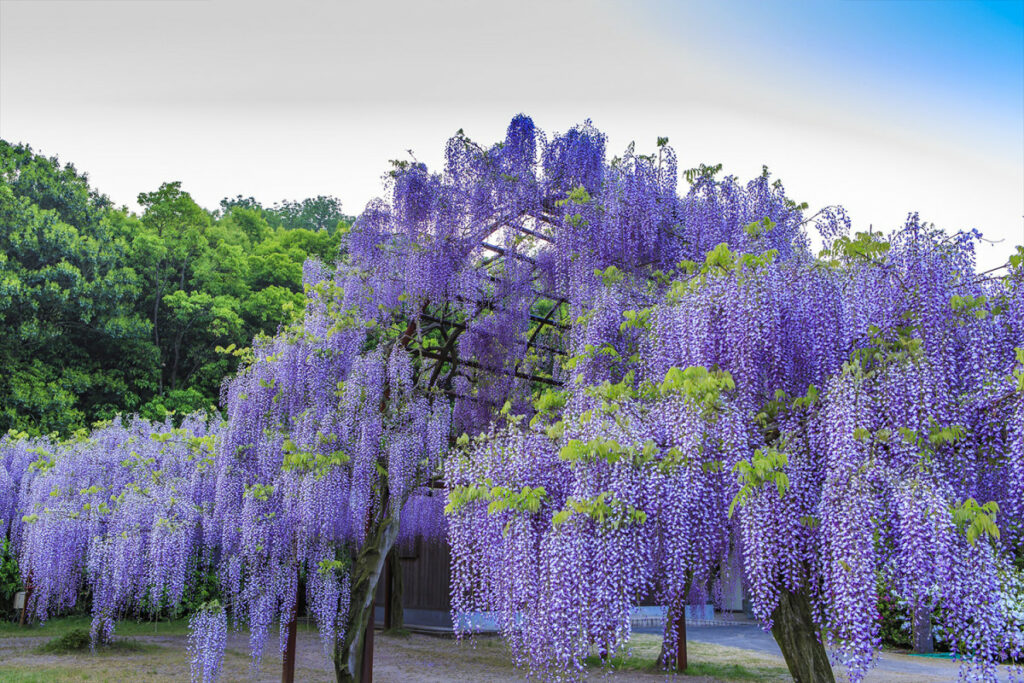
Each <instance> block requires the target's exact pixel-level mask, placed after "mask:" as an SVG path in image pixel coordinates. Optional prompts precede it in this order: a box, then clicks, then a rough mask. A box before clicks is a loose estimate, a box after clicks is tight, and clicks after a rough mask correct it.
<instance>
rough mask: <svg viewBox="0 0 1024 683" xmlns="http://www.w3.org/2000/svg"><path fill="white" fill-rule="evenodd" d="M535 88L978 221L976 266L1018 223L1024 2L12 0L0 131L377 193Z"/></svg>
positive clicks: (101, 181)
mask: <svg viewBox="0 0 1024 683" xmlns="http://www.w3.org/2000/svg"><path fill="white" fill-rule="evenodd" d="M519 112H523V113H526V114H528V115H530V116H531V117H532V118H533V120H534V122H535V123H536V124H537V125H538V126H539V127H540V128H542V129H543V130H544V131H546V132H547V134H548V135H551V134H553V133H557V132H562V131H565V130H566V129H568V128H570V127H572V126H573V125H576V124H578V123H581V122H583V121H584V120H585V119H591V120H592V121H593V123H594V125H596V126H597V127H598V128H600V129H601V130H603V131H604V132H606V133H607V134H608V138H609V145H608V148H609V154H617V153H620V152H621V151H622V150H623V149H625V147H626V146H627V145H628V144H629V143H630V142H631V141H635V142H636V144H637V148H638V150H640V151H643V150H649V151H650V150H654V149H655V145H656V140H657V138H658V137H659V136H667V137H668V138H669V139H670V142H671V144H672V146H673V147H674V148H675V149H676V152H677V154H678V155H679V163H680V167H681V168H689V167H694V166H697V165H699V164H700V163H708V164H714V163H722V164H723V165H724V168H725V172H726V173H730V174H733V175H736V176H738V177H739V178H741V179H747V178H751V177H753V176H755V175H757V174H759V173H760V171H761V167H762V165H767V166H768V167H769V169H770V170H771V171H772V173H773V175H774V176H775V177H777V178H780V179H782V181H783V183H784V184H785V186H786V189H787V193H788V194H789V195H790V196H791V197H792V198H794V199H795V200H797V201H806V202H807V203H808V204H810V206H811V210H812V211H814V210H816V209H818V208H821V207H823V206H827V205H832V204H842V205H843V206H845V207H846V208H847V209H848V211H849V212H850V215H851V217H852V219H853V222H854V228H855V229H858V230H867V229H868V228H869V227H871V228H872V229H874V230H876V231H877V230H881V231H888V230H892V229H894V228H898V227H899V226H901V225H902V224H903V223H904V222H905V220H906V217H907V214H908V212H910V211H917V212H919V213H920V215H921V217H922V218H923V219H924V220H926V221H929V222H934V223H935V224H936V225H938V226H940V227H944V228H946V229H948V230H960V229H971V228H976V229H978V230H980V231H981V232H982V233H983V234H984V235H985V236H986V238H988V239H990V240H992V241H993V242H992V243H985V244H983V245H982V246H981V247H980V248H979V268H982V269H985V268H990V267H994V266H997V265H999V264H1001V263H1003V262H1005V261H1006V259H1007V257H1008V256H1009V255H1010V253H1012V251H1013V247H1014V246H1015V245H1017V244H1024V0H992V1H989V2H981V1H971V0H814V1H805V0H749V1H748V0H719V1H714V0H706V1H705V0H700V1H698V0H689V1H687V0H631V1H626V2H612V1H607V0H586V1H584V0H576V1H573V0H545V1H537V0H516V1H515V2H508V1H500V2H486V1H481V0H412V1H410V0H403V1H401V2H397V1H386V0H376V1H374V2H350V1H348V0H320V1H311V0H291V1H289V2H285V1H283V0H281V1H279V2H267V1H266V0H0V137H2V138H4V139H6V140H9V141H12V142H27V143H29V144H31V145H32V146H33V147H34V148H35V149H37V150H38V151H42V152H44V153H46V154H48V155H53V154H56V155H58V156H59V157H60V158H61V159H62V160H63V161H70V162H73V163H74V164H75V166H76V167H77V168H78V169H79V170H82V171H87V172H88V173H89V176H90V178H91V180H92V183H93V185H94V186H95V187H97V188H98V189H99V190H100V191H102V192H104V193H106V194H107V195H109V196H110V197H111V198H112V199H113V200H114V201H115V202H116V203H117V204H124V205H127V206H129V207H130V208H136V204H135V198H136V196H137V195H138V193H139V192H145V191H152V190H154V189H156V188H157V187H158V186H159V185H160V184H161V183H162V182H166V181H170V180H180V181H182V183H183V187H184V189H186V190H187V191H189V192H190V193H191V194H192V196H193V197H194V198H195V199H196V200H197V201H198V202H199V203H200V204H202V205H203V206H206V207H207V208H216V206H217V204H218V202H219V200H220V199H221V198H222V197H226V196H235V195H237V194H242V195H246V196H250V195H251V196H254V197H256V198H257V199H259V200H261V201H262V202H264V203H265V204H272V203H274V202H275V201H279V200H282V199H299V198H303V197H310V196H316V195H319V194H330V195H334V196H336V197H338V198H340V199H341V201H342V203H343V208H344V210H345V212H346V213H349V214H353V215H358V214H359V213H360V212H361V211H362V209H363V207H364V205H365V204H366V202H367V201H368V200H369V199H371V198H373V197H374V196H378V195H380V194H382V191H383V184H382V175H383V174H384V173H385V172H386V171H387V170H388V169H389V168H390V165H389V160H391V159H408V158H409V150H411V151H412V154H413V155H414V156H415V158H416V159H417V160H419V161H422V162H425V163H427V164H428V166H430V167H433V168H440V165H441V160H442V157H443V150H444V144H445V141H446V140H447V139H448V138H449V137H450V136H451V135H452V134H453V133H454V132H455V131H456V130H458V129H460V128H462V129H464V130H465V132H466V134H467V135H469V136H470V137H472V138H473V139H475V140H478V141H480V142H482V143H492V142H496V141H498V140H500V139H502V138H503V137H504V130H505V128H506V127H507V125H508V122H509V121H510V119H511V118H512V116H514V115H515V114H517V113H519Z"/></svg>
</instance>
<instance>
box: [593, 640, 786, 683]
mask: <svg viewBox="0 0 1024 683" xmlns="http://www.w3.org/2000/svg"><path fill="white" fill-rule="evenodd" d="M660 654H661V637H660V636H651V635H646V634H636V635H634V636H633V638H632V639H631V640H630V641H629V643H628V644H627V650H626V652H625V653H624V654H622V655H617V656H615V657H612V659H611V668H612V669H614V670H616V671H633V672H636V673H649V674H653V675H660V676H665V675H666V674H669V673H672V674H674V675H677V676H683V677H687V676H693V677H707V678H713V679H715V680H718V681H788V680H790V676H789V671H788V670H787V669H786V667H785V665H784V662H783V661H782V660H781V659H779V658H777V657H772V656H770V655H761V654H758V653H756V652H751V651H749V650H741V649H739V648H734V647H726V646H723V645H712V644H710V643H697V642H693V641H690V642H688V643H687V660H688V664H689V666H687V667H686V671H683V672H680V673H676V672H666V671H665V670H664V669H662V668H661V667H660V666H659V665H658V655H660ZM586 664H587V667H588V668H590V669H592V670H596V669H599V668H602V666H603V662H602V660H601V658H600V657H598V656H597V655H592V656H590V657H587V659H586Z"/></svg>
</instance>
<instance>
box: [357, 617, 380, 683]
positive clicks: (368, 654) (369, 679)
mask: <svg viewBox="0 0 1024 683" xmlns="http://www.w3.org/2000/svg"><path fill="white" fill-rule="evenodd" d="M376 611H377V605H376V601H374V603H373V604H372V605H371V607H370V620H369V621H368V622H366V636H365V637H364V638H363V661H362V673H360V675H359V683H373V619H374V616H375V615H374V612H376Z"/></svg>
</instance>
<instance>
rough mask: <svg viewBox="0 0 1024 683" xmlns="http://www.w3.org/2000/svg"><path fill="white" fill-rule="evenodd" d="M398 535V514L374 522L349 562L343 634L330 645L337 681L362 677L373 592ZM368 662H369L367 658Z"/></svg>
mask: <svg viewBox="0 0 1024 683" xmlns="http://www.w3.org/2000/svg"><path fill="white" fill-rule="evenodd" d="M397 538H398V515H395V516H394V517H390V518H388V519H386V520H385V521H384V522H383V523H381V524H378V525H374V526H373V527H372V528H371V529H370V533H369V534H368V535H367V537H366V541H365V542H364V543H363V547H362V548H361V549H360V550H359V554H358V555H357V556H356V558H355V560H354V561H353V563H352V584H351V585H352V598H351V600H350V602H349V615H348V625H347V630H346V631H345V638H344V639H343V640H339V641H337V642H336V643H335V645H334V675H335V679H336V680H337V681H338V683H360V682H361V681H365V678H364V677H363V667H362V665H363V644H364V639H365V638H366V635H367V634H366V631H367V627H370V628H372V624H373V619H372V615H373V609H374V604H373V603H374V596H375V594H376V592H377V582H378V581H379V580H380V575H381V572H382V571H383V569H384V563H385V562H386V560H387V555H388V551H390V550H391V548H392V547H393V546H394V545H395V540H396V539H397ZM368 663H369V664H370V665H371V666H372V662H368Z"/></svg>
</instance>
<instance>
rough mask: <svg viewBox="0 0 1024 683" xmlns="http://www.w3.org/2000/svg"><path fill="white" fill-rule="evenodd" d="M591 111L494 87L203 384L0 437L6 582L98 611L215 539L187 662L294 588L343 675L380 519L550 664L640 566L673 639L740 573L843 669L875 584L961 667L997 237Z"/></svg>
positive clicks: (969, 620)
mask: <svg viewBox="0 0 1024 683" xmlns="http://www.w3.org/2000/svg"><path fill="white" fill-rule="evenodd" d="M606 147H607V139H606V137H605V136H604V134H602V133H601V132H600V131H598V130H597V129H596V128H595V127H594V126H593V125H592V124H591V123H590V122H586V123H584V124H583V125H581V126H578V127H576V128H573V129H571V130H570V131H568V132H566V133H564V134H560V135H553V136H550V137H549V136H547V135H545V134H544V133H543V132H542V131H540V130H539V129H537V128H536V127H535V126H534V125H533V122H532V121H531V120H530V119H529V118H528V117H525V116H522V115H520V116H517V117H516V118H514V119H513V120H512V122H511V124H510V125H509V128H508V131H507V134H506V137H505V139H504V140H503V141H501V142H499V143H497V144H495V145H492V146H483V145H480V144H478V143H476V142H474V141H473V140H471V139H470V138H468V137H467V136H466V135H465V134H463V133H462V132H461V131H460V132H459V133H458V134H457V135H455V136H454V137H453V138H452V139H451V140H450V141H449V143H448V145H447V148H446V150H445V152H446V153H445V165H444V168H443V169H441V170H440V171H438V172H431V171H430V170H429V169H428V168H427V167H426V166H425V165H424V164H421V163H419V162H416V161H415V160H413V161H410V162H406V161H396V162H394V166H393V169H392V170H391V172H390V173H389V174H388V176H386V177H387V185H386V188H385V189H386V193H387V195H388V196H387V197H386V198H385V199H377V200H374V201H372V202H370V204H368V205H367V207H366V209H365V211H364V212H363V214H362V215H361V216H360V217H359V219H358V220H357V221H356V223H355V225H354V226H353V227H352V229H351V231H350V233H349V234H347V236H346V238H345V243H344V250H343V253H342V254H339V260H338V262H337V263H334V264H323V263H319V262H316V261H310V262H308V263H307V264H306V268H305V273H304V279H305V285H306V309H305V311H304V315H303V316H302V318H301V320H300V321H298V322H297V323H295V324H294V325H292V326H291V327H289V328H287V329H282V330H281V331H280V333H279V334H278V335H277V336H275V337H272V338H259V339H257V340H255V341H254V343H253V345H252V347H251V348H248V349H241V350H239V349H227V350H225V351H227V352H231V353H235V354H237V355H239V356H240V357H241V359H242V367H241V370H240V371H239V372H238V374H237V375H236V376H233V377H231V378H228V379H227V380H225V382H224V384H223V388H222V409H223V411H224V415H223V418H224V419H223V420H221V419H219V417H218V416H209V417H207V416H203V415H194V416H189V417H187V418H185V419H184V421H183V422H181V424H180V425H178V426H175V425H174V424H172V423H171V422H166V423H160V424H157V423H150V422H146V421H144V420H141V419H137V418H126V417H125V418H119V419H117V420H115V421H114V422H112V423H110V424H106V425H102V426H99V427H97V429H96V430H94V431H93V432H92V433H90V434H83V435H80V436H79V437H77V438H75V439H71V440H68V441H65V442H58V441H56V440H53V439H50V438H46V437H29V436H27V435H24V434H11V435H8V436H5V437H3V438H2V439H0V514H2V515H3V523H4V524H5V528H6V530H7V533H8V535H9V538H10V539H11V540H12V542H13V544H14V548H15V550H16V553H17V556H18V560H19V563H20V567H21V571H22V575H23V579H24V581H25V583H26V586H30V587H31V590H32V592H31V597H30V601H29V609H30V611H31V613H32V614H33V615H34V616H35V617H36V618H38V619H40V620H46V619H48V618H50V617H51V616H53V615H56V614H59V613H61V612H63V611H66V610H68V609H70V608H72V607H74V606H75V605H76V604H77V603H78V602H79V601H80V600H81V599H82V596H83V594H84V593H86V592H87V593H88V594H89V596H90V598H89V599H90V600H91V603H90V607H91V610H92V614H93V637H94V639H95V641H96V642H102V641H106V640H109V639H110V638H111V637H112V636H113V634H114V631H115V628H116V622H117V620H118V619H120V618H122V617H123V616H125V615H127V614H147V613H148V614H153V613H157V612H160V611H161V610H170V611H175V610H177V609H179V607H180V605H181V604H182V603H183V601H184V600H185V598H186V597H188V596H189V595H190V591H192V590H194V589H195V586H191V585H190V584H189V580H190V579H189V577H190V576H192V574H193V573H194V572H196V571H201V572H207V573H209V572H213V573H215V575H216V577H217V579H218V581H219V586H220V590H221V596H220V600H219V601H218V602H216V603H210V604H207V605H205V606H204V607H203V608H202V609H201V610H199V611H197V612H196V613H195V614H194V615H192V619H191V625H192V636H191V638H190V641H189V649H190V653H191V655H192V658H193V680H196V681H212V680H215V679H216V678H217V677H218V675H219V674H220V671H221V668H222V663H223V653H224V647H225V643H226V637H227V632H228V629H229V627H232V628H239V629H245V630H247V632H248V637H249V647H250V651H251V653H252V655H253V662H254V666H259V665H260V662H261V660H262V657H263V655H264V654H265V653H266V651H267V647H268V638H271V637H272V635H273V633H274V629H275V628H278V629H279V639H278V643H277V646H278V648H279V650H280V651H281V652H282V653H285V652H287V650H288V646H289V644H291V645H294V643H293V642H292V643H289V638H291V637H292V636H290V635H289V629H288V625H289V624H290V623H294V619H295V618H296V616H297V615H298V613H299V611H300V610H301V609H302V605H303V604H305V605H306V607H307V609H308V612H309V613H310V614H311V615H312V616H313V617H314V618H315V620H316V623H317V627H318V630H319V633H320V637H321V639H322V642H323V645H324V651H325V653H326V655H327V656H328V657H329V658H331V659H332V660H333V662H334V667H335V673H336V676H337V678H338V680H358V679H359V678H360V677H361V676H362V671H363V665H364V662H363V661H362V658H363V656H364V654H363V653H364V650H363V646H364V638H365V634H366V631H367V629H368V628H370V620H371V619H372V610H373V596H374V594H375V592H376V588H377V584H378V582H379V580H381V576H382V574H383V570H384V567H385V563H386V561H387V560H386V558H387V557H388V555H389V553H392V552H393V549H394V548H395V547H396V545H399V546H405V547H408V546H409V545H411V544H413V543H415V542H416V541H417V539H421V538H429V539H437V538H441V537H445V538H446V539H447V541H448V543H449V544H450V546H451V554H452V567H451V572H452V595H451V600H452V610H453V615H452V616H453V622H454V623H455V624H456V631H457V633H458V635H460V636H467V635H471V634H473V633H474V632H475V631H476V630H478V629H479V628H480V627H481V626H482V625H483V624H484V623H485V621H486V620H489V617H490V616H492V615H496V617H497V622H498V626H499V628H500V630H501V632H502V634H503V636H504V637H505V638H506V639H507V640H508V642H509V643H510V645H511V651H512V653H513V656H514V658H515V660H516V662H517V664H520V665H522V666H524V667H528V668H529V669H530V670H531V671H532V672H533V673H534V674H537V675H538V676H540V677H543V678H546V679H551V680H561V679H567V680H576V679H579V678H582V677H583V676H585V674H586V666H585V661H586V659H587V658H588V657H589V656H590V655H592V654H597V655H598V656H599V657H600V658H601V659H602V660H604V661H605V662H607V663H609V664H610V662H611V661H612V660H613V658H614V657H615V656H616V655H617V654H619V653H621V652H622V651H623V649H624V648H626V647H628V645H627V643H628V640H629V637H630V618H631V615H632V613H633V611H634V609H635V608H636V607H637V606H638V605H640V604H650V602H653V603H655V604H658V605H661V606H662V608H663V610H664V617H665V632H664V645H663V651H662V657H661V663H662V664H663V665H664V666H665V667H666V668H671V667H672V666H674V665H675V664H676V652H677V651H678V648H679V646H680V645H682V642H681V641H680V637H681V636H680V631H679V629H678V625H680V624H681V622H683V620H684V615H685V610H686V607H687V605H693V604H703V603H706V602H708V601H711V600H714V599H715V598H716V596H717V595H719V594H720V593H721V591H722V588H723V586H724V585H726V584H730V583H733V582H737V581H742V582H743V584H744V587H745V590H746V592H747V594H748V595H749V597H750V601H751V604H752V608H753V612H754V614H755V616H756V617H757V619H758V620H759V621H760V622H761V624H762V626H763V627H764V628H765V629H767V630H770V631H771V632H772V633H773V634H774V635H775V637H776V639H777V640H778V642H779V644H780V647H781V648H782V650H783V654H784V655H785V656H786V659H787V663H788V665H789V666H790V669H791V672H792V673H793V675H794V677H797V678H800V679H802V680H811V679H813V680H822V678H819V677H824V678H823V679H824V680H829V679H830V677H831V676H832V669H831V666H830V664H829V662H828V659H827V656H826V650H829V651H831V654H832V656H833V658H834V660H835V661H837V662H839V663H840V664H842V665H843V666H845V667H846V669H847V671H848V673H849V678H850V680H852V681H859V680H861V679H862V678H863V676H864V675H865V674H866V673H867V671H869V670H870V668H871V666H872V665H873V664H874V662H875V660H876V658H877V653H878V650H879V647H880V644H881V635H880V624H879V616H878V614H879V610H878V594H879V586H880V585H884V586H885V589H886V591H887V592H888V593H889V594H891V595H893V596H895V598H896V599H898V600H899V602H900V604H903V605H906V606H907V607H908V609H909V610H910V612H911V617H912V618H913V619H914V620H915V621H917V622H920V621H922V620H923V621H924V622H925V623H931V622H932V621H934V628H935V635H936V637H937V638H938V639H940V640H941V641H942V642H944V643H945V644H946V645H948V646H949V647H950V648H951V649H952V650H953V651H954V652H955V653H956V655H957V656H958V657H960V658H961V659H963V660H964V664H965V665H964V668H963V672H964V676H965V677H968V678H971V679H977V680H994V679H995V677H996V670H997V669H996V667H997V665H998V664H999V663H1000V662H1002V661H1005V660H1007V659H1012V658H1016V659H1017V660H1020V659H1021V658H1022V657H1024V635H1022V634H1024V613H1022V612H1021V611H1020V610H1019V609H1017V608H1016V607H1015V606H1014V605H1016V604H1017V603H1015V602H1013V599H1010V598H1008V597H1007V596H1011V595H1013V596H1016V595H1019V594H1020V593H1021V591H1020V578H1019V570H1018V569H1016V568H1015V566H1014V562H1015V561H1016V562H1017V563H1018V564H1019V562H1020V560H1021V558H1022V557H1024V502H1022V501H1024V291H1022V287H1024V251H1019V252H1018V253H1017V254H1016V255H1014V256H1013V257H1011V259H1010V262H1009V265H1008V267H1007V269H1006V271H1005V273H1003V274H1000V275H999V276H998V277H989V278H986V277H981V276H978V275H976V273H975V264H974V256H973V248H974V244H975V242H976V240H977V239H978V235H976V234H974V233H970V232H961V233H953V234H949V233H945V232H942V231H940V230H937V229H935V228H934V227H932V226H930V225H928V224H926V223H924V222H923V221H922V220H921V219H920V218H919V217H918V216H917V215H911V216H909V218H908V221H907V223H906V225H904V226H903V227H902V228H901V229H899V230H896V231H895V232H893V233H892V234H891V235H890V236H888V237H885V238H883V237H882V236H881V235H878V234H871V233H853V232H852V225H851V221H850V219H849V217H848V216H847V215H846V213H845V211H844V210H843V209H842V208H841V207H828V208H826V209H823V210H822V211H819V212H818V213H817V214H815V215H813V216H808V215H805V212H806V211H807V206H806V205H803V204H798V203H796V202H794V201H792V200H791V199H789V198H788V197H787V195H786V192H785V188H784V187H783V186H782V184H781V183H780V182H778V181H775V180H773V179H772V178H771V176H770V174H769V173H768V172H767V170H765V172H764V173H762V174H761V175H759V176H758V177H756V178H754V179H753V180H751V181H750V182H747V183H743V182H740V181H739V180H738V179H737V178H735V177H732V176H726V177H720V175H719V174H720V168H719V167H708V166H700V167H698V168H694V169H691V170H688V171H684V172H683V173H682V176H683V177H684V178H685V179H686V181H687V183H688V184H689V189H688V190H687V191H686V192H685V193H683V194H681V193H680V188H679V185H678V181H679V177H680V173H679V169H678V165H677V164H678V162H677V158H676V154H675V152H674V151H673V150H672V148H671V147H669V146H668V144H667V140H665V139H659V140H658V141H657V145H656V147H655V149H654V151H653V153H650V154H642V153H640V152H638V151H637V149H636V148H635V147H634V146H632V145H631V146H630V147H629V148H628V149H627V150H626V151H625V153H624V154H623V155H622V156H620V157H615V158H613V159H610V160H609V159H608V158H607V157H606ZM808 230H817V232H818V237H820V240H818V242H814V241H812V240H811V239H810V237H809V235H808ZM820 242H823V245H824V246H823V248H822V249H821V250H820V251H818V252H817V253H815V251H814V249H812V243H820ZM1014 599H1016V598H1014ZM485 617H486V618H488V619H485ZM809 623H813V624H814V628H813V629H808V628H806V626H805V625H806V624H809ZM291 632H292V633H293V632H294V629H293V630H292V631H291ZM271 647H273V646H272V645H271ZM1011 675H1012V676H1014V677H1015V678H1014V680H1024V673H1022V672H1021V671H1020V670H1018V669H1012V670H1011Z"/></svg>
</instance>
